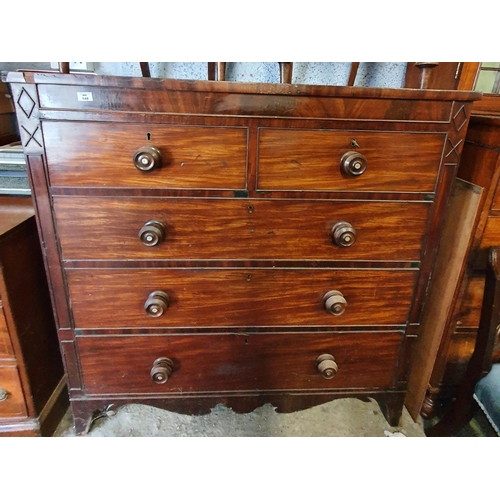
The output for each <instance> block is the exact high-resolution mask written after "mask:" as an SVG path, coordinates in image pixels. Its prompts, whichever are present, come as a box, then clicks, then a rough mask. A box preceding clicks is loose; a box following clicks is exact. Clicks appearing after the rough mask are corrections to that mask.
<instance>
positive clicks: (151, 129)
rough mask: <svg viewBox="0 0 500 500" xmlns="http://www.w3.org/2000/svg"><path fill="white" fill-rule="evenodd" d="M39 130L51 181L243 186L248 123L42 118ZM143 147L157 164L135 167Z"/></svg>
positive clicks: (57, 183)
mask: <svg viewBox="0 0 500 500" xmlns="http://www.w3.org/2000/svg"><path fill="white" fill-rule="evenodd" d="M43 132H44V136H45V141H46V155H47V168H48V173H49V178H50V182H51V184H52V186H92V187H139V188H175V189H182V188H203V189H208V188H212V189H244V188H245V187H246V165H247V129H246V128H241V127H240V128H235V127H202V126H179V125H152V124H146V123H145V124H124V123H85V122H45V123H44V124H43ZM144 146H148V147H154V148H156V149H157V150H158V152H159V155H160V161H161V166H160V167H155V168H154V169H153V170H151V171H146V172H145V171H141V170H139V169H138V168H136V166H134V163H133V156H134V153H135V152H136V151H138V150H139V149H140V148H142V147H144ZM157 163H158V162H157Z"/></svg>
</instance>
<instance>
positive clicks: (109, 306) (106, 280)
mask: <svg viewBox="0 0 500 500" xmlns="http://www.w3.org/2000/svg"><path fill="white" fill-rule="evenodd" d="M417 274H418V272H417V271H415V270H410V269H406V270H369V269H364V270H363V269H360V270H351V269H334V270H321V269H312V268H311V269H310V268H307V269H304V268H302V269H301V268H298V269H279V268H275V269H274V268H245V269H199V268H198V269H197V268H191V269H168V268H163V269H69V270H67V277H68V284H69V290H70V295H71V305H72V310H73V316H74V321H75V327H76V328H82V329H83V328H89V329H93V328H128V327H160V328H161V327H181V326H188V327H210V326H268V325H269V326H270V325H303V326H305V325H312V326H314V325H401V324H404V323H405V322H406V320H407V315H408V310H409V307H410V303H411V298H412V294H413V288H414V284H415V279H416V277H417ZM332 290H338V291H340V292H341V293H342V294H343V295H344V297H345V300H346V301H347V307H346V309H345V312H344V313H343V314H342V315H340V316H334V315H332V314H330V313H327V312H326V310H325V309H324V304H323V297H324V295H325V294H326V293H327V292H329V291H332ZM155 291H162V292H165V293H167V294H168V296H169V298H170V306H169V307H168V309H166V312H165V313H164V314H163V315H162V316H159V317H150V316H149V315H148V314H147V313H146V312H145V310H144V305H145V303H146V301H147V299H148V297H149V295H150V294H151V293H152V292H155Z"/></svg>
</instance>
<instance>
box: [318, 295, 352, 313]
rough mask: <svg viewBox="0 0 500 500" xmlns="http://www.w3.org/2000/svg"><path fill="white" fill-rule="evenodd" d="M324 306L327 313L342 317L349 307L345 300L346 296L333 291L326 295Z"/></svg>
mask: <svg viewBox="0 0 500 500" xmlns="http://www.w3.org/2000/svg"><path fill="white" fill-rule="evenodd" d="M323 304H324V306H325V310H326V311H327V312H329V313H330V314H333V315H334V316H340V315H341V314H344V311H345V308H346V307H347V300H345V298H344V296H343V295H342V294H341V293H340V292H339V291H338V290H331V291H330V292H326V293H325V296H324V297H323Z"/></svg>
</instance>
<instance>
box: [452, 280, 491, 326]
mask: <svg viewBox="0 0 500 500" xmlns="http://www.w3.org/2000/svg"><path fill="white" fill-rule="evenodd" d="M484 280H485V278H484V275H481V274H478V275H474V276H472V277H470V278H469V281H468V283H467V288H466V289H465V294H464V296H463V299H462V302H461V304H460V311H459V313H458V316H457V326H459V327H461V326H463V327H472V328H477V327H478V326H479V319H480V317H481V307H482V304H483V295H484Z"/></svg>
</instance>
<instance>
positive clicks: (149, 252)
mask: <svg viewBox="0 0 500 500" xmlns="http://www.w3.org/2000/svg"><path fill="white" fill-rule="evenodd" d="M429 206H430V205H429V204H428V203H401V202H340V201H303V200H300V201H299V200H294V201H282V200H273V201H269V200H266V201H264V200H233V199H227V200H220V199H199V200H195V199H189V198H173V199H158V198H93V197H88V198H87V197H56V198H55V199H54V207H55V215H56V222H57V227H58V234H59V237H60V241H61V247H62V253H63V258H64V259H66V260H78V259H181V260H184V259H288V260H301V259H311V260H408V261H412V260H413V261H417V260H419V259H420V251H421V246H422V238H423V236H424V234H425V229H426V225H427V220H428V216H429ZM149 220H158V221H160V222H161V223H162V224H163V225H164V226H165V230H166V231H165V232H166V236H165V240H164V241H163V242H161V243H159V244H157V245H155V246H152V247H148V246H145V245H144V244H143V243H142V242H141V240H140V238H139V236H138V235H139V231H140V230H141V228H142V227H143V225H144V224H145V223H146V222H147V221H149ZM340 221H346V222H349V223H350V224H351V225H352V227H353V228H354V229H355V231H356V233H357V234H356V242H355V243H354V244H353V245H352V246H350V247H343V246H339V245H338V244H335V243H334V241H333V239H332V228H333V226H334V225H335V224H336V223H338V222H340Z"/></svg>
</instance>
